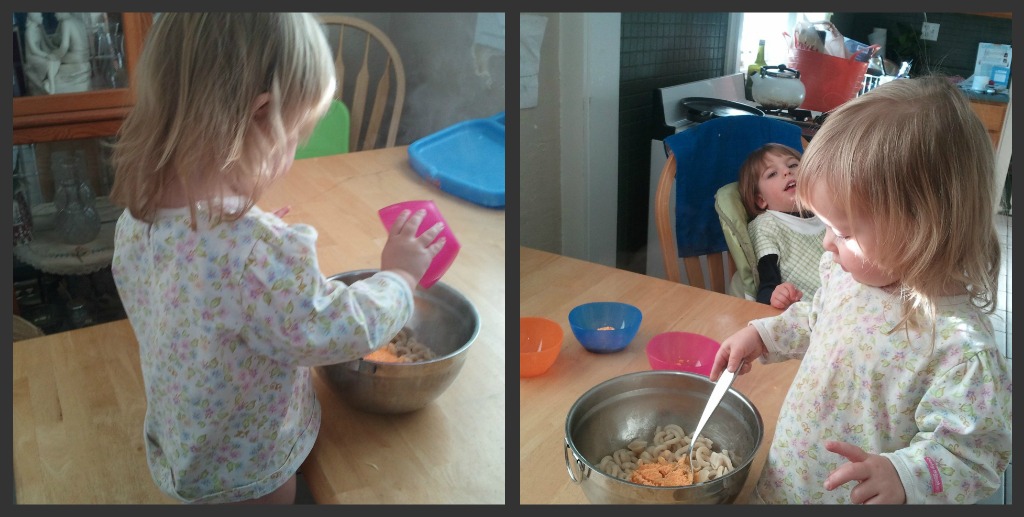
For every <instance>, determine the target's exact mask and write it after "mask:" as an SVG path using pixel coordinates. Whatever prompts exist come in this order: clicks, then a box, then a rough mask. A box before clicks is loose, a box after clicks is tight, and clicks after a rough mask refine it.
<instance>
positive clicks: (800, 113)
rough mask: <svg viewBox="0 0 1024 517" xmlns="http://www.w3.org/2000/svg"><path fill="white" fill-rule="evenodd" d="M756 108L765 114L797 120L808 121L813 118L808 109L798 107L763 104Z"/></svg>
mask: <svg viewBox="0 0 1024 517" xmlns="http://www.w3.org/2000/svg"><path fill="white" fill-rule="evenodd" d="M757 109H759V110H761V111H763V112H764V114H765V115H772V116H776V117H782V118H788V119H792V120H795V121H797V122H810V121H811V119H812V118H813V115H812V114H811V111H810V110H802V109H798V108H766V107H764V106H758V107H757Z"/></svg>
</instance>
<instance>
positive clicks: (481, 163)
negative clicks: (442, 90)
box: [409, 111, 505, 208]
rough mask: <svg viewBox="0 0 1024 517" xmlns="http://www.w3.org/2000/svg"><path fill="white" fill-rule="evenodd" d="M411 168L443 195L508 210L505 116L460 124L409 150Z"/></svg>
mask: <svg viewBox="0 0 1024 517" xmlns="http://www.w3.org/2000/svg"><path fill="white" fill-rule="evenodd" d="M409 162H410V164H411V165H412V168H413V169H414V170H415V171H416V172H417V173H418V174H419V175H420V176H422V177H423V178H425V179H426V180H427V181H429V182H431V183H433V184H434V185H435V186H437V187H438V188H440V189H441V190H442V191H444V192H447V193H449V194H452V195H453V196H458V197H460V198H462V199H466V200H468V201H472V202H473V203H476V204H478V205H481V206H485V207H488V208H504V206H505V112H504V111H502V112H500V113H498V114H496V115H493V116H491V117H488V118H482V119H473V120H466V121H463V122H459V123H457V124H454V125H452V126H449V127H447V128H445V129H442V130H441V131H438V132H436V133H434V134H432V135H428V136H425V137H423V138H421V139H419V140H416V141H415V142H413V143H412V144H411V145H410V146H409Z"/></svg>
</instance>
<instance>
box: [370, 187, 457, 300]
mask: <svg viewBox="0 0 1024 517" xmlns="http://www.w3.org/2000/svg"><path fill="white" fill-rule="evenodd" d="M419 209H424V210H426V211H427V215H425V216H424V217H423V222H422V223H420V228H419V230H417V231H416V235H417V236H419V235H421V234H423V232H425V231H427V230H429V229H430V227H431V226H434V223H436V222H438V221H442V222H444V230H441V235H438V238H440V237H444V238H445V243H444V247H443V248H441V251H440V252H438V254H437V255H436V256H435V257H434V260H433V261H432V262H431V263H430V267H428V268H427V272H426V273H425V274H424V275H423V278H421V279H420V287H423V288H424V289H429V288H430V286H432V285H434V283H436V282H437V281H438V280H439V279H440V278H441V277H442V276H443V275H444V274H445V272H447V271H448V268H449V267H450V266H451V265H452V262H455V256H456V255H458V254H459V250H460V249H461V248H462V245H460V244H459V241H458V240H457V239H456V238H455V234H454V233H452V228H451V226H450V225H449V224H448V222H447V221H445V220H444V217H442V216H441V211H440V210H438V209H437V206H436V205H435V204H434V202H433V201H429V200H417V201H403V202H401V203H395V204H393V205H390V206H386V207H384V208H381V209H380V210H378V211H377V214H378V215H380V220H381V222H383V223H384V229H385V230H388V231H390V230H391V225H392V223H394V222H395V219H396V218H397V217H398V214H400V213H402V210H408V211H409V212H410V213H415V212H416V211H417V210H419Z"/></svg>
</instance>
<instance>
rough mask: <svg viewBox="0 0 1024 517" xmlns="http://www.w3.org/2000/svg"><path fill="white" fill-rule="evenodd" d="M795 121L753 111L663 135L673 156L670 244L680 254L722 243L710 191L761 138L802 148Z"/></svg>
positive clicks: (733, 176) (731, 175) (730, 176)
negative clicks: (673, 217)
mask: <svg viewBox="0 0 1024 517" xmlns="http://www.w3.org/2000/svg"><path fill="white" fill-rule="evenodd" d="M800 135H801V131H800V127H799V126H797V125H795V124H790V123H789V122H784V121H782V120H777V119H772V118H768V117H761V116H756V115H733V116H727V117H717V118H713V119H711V120H709V121H707V122H702V123H700V124H699V125H697V126H695V127H693V128H690V129H687V130H684V131H681V132H679V133H676V134H674V135H671V136H669V137H667V138H665V141H664V144H665V146H666V147H667V148H668V149H669V150H671V151H672V154H674V155H675V157H676V198H675V203H676V209H675V211H676V225H675V227H676V245H677V247H678V250H679V256H680V257H693V256H699V255H707V254H709V253H718V252H722V251H726V250H727V249H728V247H727V245H726V242H725V235H724V234H723V233H722V225H721V223H720V222H719V220H718V213H717V212H715V192H717V191H718V189H719V188H721V187H722V186H723V185H725V184H727V183H730V182H733V181H736V180H737V178H739V170H740V165H742V164H743V161H744V160H745V159H746V158H747V155H748V154H750V153H751V152H752V151H754V150H755V149H757V148H758V147H761V146H762V145H764V144H766V143H771V142H774V143H780V144H784V145H788V146H790V147H792V148H793V149H796V150H798V151H799V150H801V149H803V143H802V142H801V140H800Z"/></svg>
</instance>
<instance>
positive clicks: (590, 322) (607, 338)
mask: <svg viewBox="0 0 1024 517" xmlns="http://www.w3.org/2000/svg"><path fill="white" fill-rule="evenodd" d="M642 319H643V313H641V312H640V309H638V308H636V307H634V306H632V305H630V304H628V303H620V302H591V303H585V304H583V305H578V306H576V307H575V308H573V310H571V311H569V327H571V328H572V333H573V335H575V336H576V340H577V341H579V342H580V344H581V345H583V348H585V349H587V350H588V351H590V352H594V353H598V354H607V353H611V352H618V351H620V350H622V349H624V348H626V347H627V346H628V345H629V343H630V342H631V341H633V338H634V337H636V333H637V332H638V331H639V330H640V321H641V320H642ZM608 327H611V329H607V328H608ZM602 328H604V329H607V330H598V329H602Z"/></svg>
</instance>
